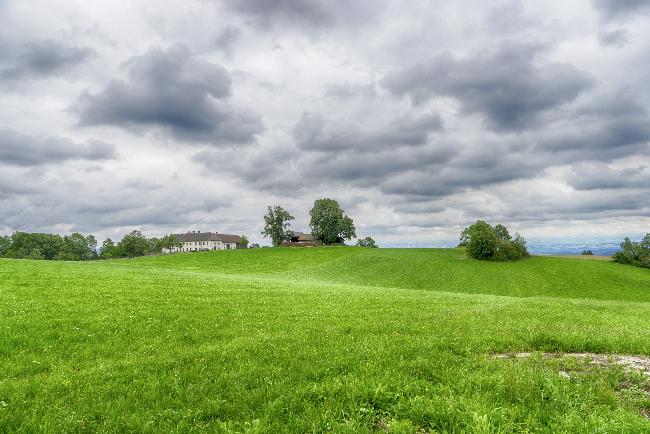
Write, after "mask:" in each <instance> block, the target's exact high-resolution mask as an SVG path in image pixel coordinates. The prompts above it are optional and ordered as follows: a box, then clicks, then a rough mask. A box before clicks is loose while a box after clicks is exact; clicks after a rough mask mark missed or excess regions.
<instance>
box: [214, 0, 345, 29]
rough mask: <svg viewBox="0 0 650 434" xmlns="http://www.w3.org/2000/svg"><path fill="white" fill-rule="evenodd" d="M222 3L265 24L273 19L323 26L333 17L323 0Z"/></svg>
mask: <svg viewBox="0 0 650 434" xmlns="http://www.w3.org/2000/svg"><path fill="white" fill-rule="evenodd" d="M224 3H225V4H226V6H227V7H229V8H230V9H232V10H234V11H236V12H238V13H241V14H243V15H245V16H248V17H251V18H252V19H254V20H255V21H257V22H259V23H260V24H262V25H265V26H268V25H270V24H271V23H272V22H273V21H275V20H280V21H284V22H298V23H303V24H309V25H315V26H323V25H329V24H332V23H333V22H334V19H335V18H334V14H333V13H332V11H331V9H330V7H331V4H329V5H328V2H327V1H323V0H224Z"/></svg>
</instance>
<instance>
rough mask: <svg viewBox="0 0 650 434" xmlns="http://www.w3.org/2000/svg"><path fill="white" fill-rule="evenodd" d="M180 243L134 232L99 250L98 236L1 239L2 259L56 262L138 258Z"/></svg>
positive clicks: (18, 234)
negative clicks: (147, 236)
mask: <svg viewBox="0 0 650 434" xmlns="http://www.w3.org/2000/svg"><path fill="white" fill-rule="evenodd" d="M180 244H181V243H179V242H178V240H177V239H176V237H174V236H173V235H165V236H164V237H162V238H154V237H152V238H146V237H145V236H144V235H143V234H142V232H140V231H139V230H134V231H131V232H129V233H128V234H126V235H125V236H124V237H123V238H122V239H121V240H120V241H119V242H117V243H115V242H114V241H113V240H111V239H110V238H106V240H104V242H103V243H102V245H101V247H100V249H99V251H98V249H97V239H96V238H95V236H94V235H83V234H80V233H79V232H74V233H72V234H70V235H64V236H61V235H58V234H47V233H30V232H14V233H13V234H12V235H11V236H7V235H5V236H0V257H3V258H14V259H45V260H53V261H88V260H93V259H111V258H134V257H136V256H144V255H151V254H156V253H160V252H162V250H163V249H170V248H172V247H178V246H180Z"/></svg>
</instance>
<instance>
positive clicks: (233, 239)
mask: <svg viewBox="0 0 650 434" xmlns="http://www.w3.org/2000/svg"><path fill="white" fill-rule="evenodd" d="M174 236H175V237H176V239H177V240H178V241H180V242H181V243H192V242H196V241H221V242H223V243H241V237H240V236H239V235H229V234H219V233H216V232H198V231H196V232H194V231H193V232H186V233H184V234H174Z"/></svg>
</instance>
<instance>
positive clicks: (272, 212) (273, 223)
mask: <svg viewBox="0 0 650 434" xmlns="http://www.w3.org/2000/svg"><path fill="white" fill-rule="evenodd" d="M291 220H294V218H293V216H292V215H291V214H289V212H288V211H287V210H285V209H284V208H282V207H281V206H269V207H268V208H267V211H266V214H265V215H264V230H263V231H262V235H264V237H271V242H272V243H273V245H274V246H279V245H280V244H282V242H283V241H284V240H285V239H287V236H288V235H289V234H290V233H291V231H290V230H289V226H290V223H289V222H290V221H291Z"/></svg>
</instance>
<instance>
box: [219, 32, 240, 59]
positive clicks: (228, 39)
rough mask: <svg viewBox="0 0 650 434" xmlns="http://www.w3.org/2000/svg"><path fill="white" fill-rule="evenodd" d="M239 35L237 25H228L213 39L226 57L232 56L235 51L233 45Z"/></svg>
mask: <svg viewBox="0 0 650 434" xmlns="http://www.w3.org/2000/svg"><path fill="white" fill-rule="evenodd" d="M240 37H241V30H239V29H238V28H237V27H231V26H228V27H226V28H225V29H223V30H222V31H221V32H220V33H219V35H217V37H216V39H215V41H214V42H215V45H216V46H217V48H218V49H220V50H221V51H223V53H224V54H225V55H226V56H227V57H232V56H233V54H234V51H235V45H236V44H237V41H238V40H239V38H240Z"/></svg>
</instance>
